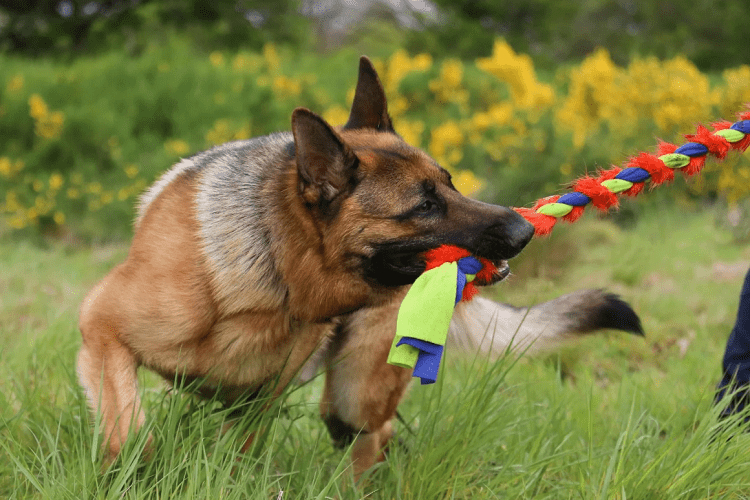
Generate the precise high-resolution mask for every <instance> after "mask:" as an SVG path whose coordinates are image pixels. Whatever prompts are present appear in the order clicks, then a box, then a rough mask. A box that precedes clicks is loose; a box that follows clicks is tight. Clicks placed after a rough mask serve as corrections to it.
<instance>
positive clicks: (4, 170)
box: [0, 156, 13, 178]
mask: <svg viewBox="0 0 750 500" xmlns="http://www.w3.org/2000/svg"><path fill="white" fill-rule="evenodd" d="M12 168H13V165H12V164H11V163H10V158H6V157H5V156H0V175H2V176H3V177H6V178H8V177H10V174H11V173H12V172H13V170H12Z"/></svg>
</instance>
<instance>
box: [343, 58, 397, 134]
mask: <svg viewBox="0 0 750 500" xmlns="http://www.w3.org/2000/svg"><path fill="white" fill-rule="evenodd" d="M344 128H345V129H348V130H351V129H356V128H374V129H376V130H381V131H383V132H393V124H392V123H391V117H390V116H388V103H387V102H386V99H385V90H383V85H382V84H381V83H380V78H378V73H377V72H376V71H375V67H374V66H373V65H372V61H370V60H369V59H368V58H367V57H366V56H362V57H361V58H360V60H359V78H358V79H357V89H356V90H355V91H354V102H353V103H352V112H351V114H350V115H349V121H348V122H346V125H344Z"/></svg>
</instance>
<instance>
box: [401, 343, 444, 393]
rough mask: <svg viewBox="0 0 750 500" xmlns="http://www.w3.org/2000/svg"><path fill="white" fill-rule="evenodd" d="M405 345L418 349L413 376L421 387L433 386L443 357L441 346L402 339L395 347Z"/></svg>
mask: <svg viewBox="0 0 750 500" xmlns="http://www.w3.org/2000/svg"><path fill="white" fill-rule="evenodd" d="M401 344H407V345H410V346H412V347H416V348H417V349H419V356H418V357H417V364H416V365H414V376H415V377H419V378H420V379H421V380H420V382H421V384H422V385H427V384H434V383H435V381H437V376H438V371H439V369H440V360H441V359H442V357H443V346H441V345H438V344H433V343H432V342H427V341H426V340H420V339H415V338H412V337H402V338H401V340H399V342H398V344H396V345H397V346H399V345H401Z"/></svg>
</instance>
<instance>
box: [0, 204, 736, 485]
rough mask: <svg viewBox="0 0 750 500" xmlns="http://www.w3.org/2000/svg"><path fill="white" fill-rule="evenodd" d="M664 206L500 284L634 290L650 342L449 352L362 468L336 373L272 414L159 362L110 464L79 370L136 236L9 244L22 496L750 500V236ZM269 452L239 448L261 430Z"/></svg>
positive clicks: (7, 452) (1, 310) (2, 460)
mask: <svg viewBox="0 0 750 500" xmlns="http://www.w3.org/2000/svg"><path fill="white" fill-rule="evenodd" d="M678 208H679V209H680V210H679V211H678V209H670V210H667V211H663V212H662V211H658V212H657V211H655V210H654V211H651V212H648V213H645V214H643V215H642V217H640V218H639V220H638V222H636V223H635V224H634V225H632V226H631V227H629V228H628V229H622V228H620V227H618V226H616V225H615V224H614V223H613V222H612V220H611V219H610V220H606V221H601V220H597V219H596V218H595V217H591V216H589V217H587V218H586V220H585V221H583V222H580V223H577V224H575V225H573V226H564V227H558V228H557V229H556V230H555V233H554V234H553V235H552V236H551V237H550V238H548V239H545V240H537V241H535V242H534V243H532V245H531V246H530V248H529V249H528V251H527V252H526V253H525V254H524V255H522V257H521V258H519V259H517V262H515V265H514V266H513V268H514V272H515V276H514V277H513V279H512V280H510V281H509V282H508V283H505V284H503V285H500V286H499V287H496V289H495V290H494V292H493V293H495V294H496V295H497V296H498V298H500V299H501V300H504V301H507V302H512V303H515V304H528V303H532V302H538V301H541V300H546V299H549V298H552V297H554V296H557V295H559V294H561V293H563V292H567V291H572V290H574V289H577V288H582V287H605V288H607V289H609V290H612V291H615V292H617V293H619V294H621V295H622V296H623V297H624V298H625V299H626V300H628V301H629V302H631V303H632V304H633V305H634V307H635V308H636V310H637V311H638V312H639V314H640V315H641V316H642V319H643V322H644V327H645V329H646V338H645V340H644V339H640V338H638V337H634V336H628V335H621V334H610V335H601V336H596V337H592V338H589V339H585V340H584V341H581V342H579V343H578V344H577V345H575V346H571V347H566V348H565V349H563V350H562V351H560V352H557V353H552V354H547V355H544V356H540V357H537V358H534V359H520V360H516V359H503V360H500V361H499V362H494V363H493V362H488V361H487V360H485V359H481V358H479V359H477V358H474V357H471V356H468V357H467V356H462V355H460V354H459V353H456V352H453V351H450V349H449V351H448V356H449V357H448V361H447V363H446V366H445V367H444V369H443V370H442V372H443V376H442V378H441V380H440V381H439V382H438V384H436V385H435V386H429V387H422V386H419V385H418V384H417V385H415V386H414V387H413V388H412V390H411V392H410V394H409V396H408V397H407V398H406V400H405V401H404V402H403V404H402V405H401V407H400V411H401V414H402V415H403V417H404V419H405V420H406V421H407V422H408V427H409V429H410V430H407V428H406V427H405V426H404V425H403V424H400V423H399V424H397V432H398V437H399V444H398V445H395V446H393V448H392V450H391V451H390V454H389V457H388V460H387V461H386V462H384V463H382V464H380V465H378V466H377V467H376V468H375V469H374V470H373V471H372V472H371V473H370V474H369V476H368V478H367V480H366V482H365V484H364V486H363V489H362V490H361V491H359V492H354V491H353V490H352V489H351V488H346V485H348V484H349V482H350V476H349V471H348V470H347V467H348V456H347V454H346V453H344V452H341V451H338V450H335V449H334V448H333V447H332V445H331V443H330V440H329V438H328V435H327V432H326V430H325V427H324V425H323V424H322V423H321V422H320V421H319V419H318V417H317V401H318V399H319V396H320V392H321V386H322V384H321V381H320V380H315V381H313V382H312V383H310V384H307V385H305V386H303V387H300V388H296V389H294V390H292V391H291V392H290V393H289V394H288V395H287V397H286V402H285V404H283V405H280V406H276V407H274V408H272V409H271V410H270V411H269V412H266V413H263V414H259V413H258V412H252V411H250V412H247V414H246V416H245V417H243V418H242V419H241V420H240V421H239V422H236V423H235V425H234V426H232V427H231V428H230V430H229V431H226V432H222V431H221V430H222V428H223V427H224V425H225V423H226V422H227V421H228V420H229V418H230V415H229V410H225V409H222V408H220V407H219V406H218V405H216V404H213V403H211V402H203V401H199V400H197V399H194V398H192V397H190V396H185V395H184V394H183V393H179V392H169V391H166V390H165V389H164V387H163V386H162V385H161V384H160V383H159V382H158V380H157V378H156V377H155V376H153V375H151V374H149V373H145V372H144V373H142V374H141V379H142V383H143V386H144V387H145V389H144V401H145V404H146V406H147V415H148V418H147V424H146V429H145V430H146V431H150V432H151V433H152V434H153V439H154V450H155V451H154V452H153V455H152V456H151V457H150V458H149V459H144V458H143V457H142V454H141V452H142V449H143V447H144V443H145V438H146V433H145V432H144V433H141V434H139V435H138V436H136V437H135V439H133V440H131V441H130V442H129V443H128V444H127V446H126V449H125V450H124V452H123V453H122V454H121V457H120V458H119V459H118V460H117V461H115V462H114V463H113V464H111V465H110V466H105V465H103V464H102V458H101V456H100V453H99V452H98V449H99V441H100V439H101V438H100V437H98V435H97V433H96V432H95V429H96V426H97V425H98V424H97V422H96V421H94V420H93V418H92V417H91V416H90V415H89V412H88V410H87V408H86V402H85V398H84V396H83V395H82V393H81V391H80V389H79V388H78V384H77V382H76V377H75V366H74V360H75V355H76V352H77V349H78V346H79V343H80V337H79V334H78V332H77V328H76V322H77V307H78V304H79V303H80V301H81V300H82V298H83V296H84V294H85V293H86V291H87V290H88V288H89V287H90V286H92V285H93V283H94V282H95V281H96V280H97V279H99V278H100V277H101V276H103V275H104V274H105V273H106V272H107V271H108V270H109V269H110V268H111V267H112V266H113V265H114V264H116V263H117V262H119V261H120V260H122V259H123V258H124V256H125V254H126V252H127V246H126V245H125V244H117V245H111V246H96V247H91V248H89V247H86V248H71V247H66V246H63V245H62V244H59V243H54V244H50V245H49V246H47V247H45V248H40V247H39V246H36V245H32V244H30V243H24V242H10V241H8V240H4V241H3V242H0V290H2V295H0V301H1V302H0V497H2V498H54V499H58V498H60V499H68V498H69V499H80V498H211V499H219V498H222V499H223V498H263V499H275V498H279V497H280V498H283V499H291V498H294V499H297V498H331V497H337V498H383V499H386V498H387V499H390V498H404V499H412V498H413V499H433V498H467V499H468V498H472V499H476V498H488V499H493V498H534V499H536V498H550V499H557V498H583V499H606V498H619V499H626V498H627V499H631V498H633V499H636V498H644V499H650V498H658V499H665V498H680V499H682V498H686V499H689V498H716V499H719V498H727V499H729V498H731V499H736V498H750V479H748V478H749V477H750V476H749V475H748V471H749V470H750V454H749V453H748V451H747V450H748V449H750V435H748V434H746V433H742V432H737V431H736V429H734V428H733V426H732V425H731V422H730V423H725V424H721V423H719V422H718V421H717V418H716V415H717V409H716V408H714V407H713V406H712V404H711V401H712V397H713V391H714V385H715V383H716V381H717V380H718V379H719V376H720V361H721V355H722V352H723V347H724V343H725V341H726V338H727V336H728V334H729V331H730V329H731V326H732V323H733V321H734V316H735V314H736V307H737V302H738V297H739V291H740V288H741V284H742V278H743V276H744V272H745V271H746V269H747V267H748V266H750V248H748V246H747V244H746V243H745V244H740V243H737V242H734V241H733V240H732V238H731V235H730V233H729V232H727V231H725V230H723V229H720V228H719V227H718V226H717V225H716V224H715V218H716V216H717V215H716V213H715V212H714V211H713V210H711V209H706V210H703V211H701V212H697V213H696V212H693V211H691V210H689V209H685V208H684V207H678ZM253 429H256V430H258V431H259V432H260V433H261V435H260V437H259V438H258V440H257V441H256V442H257V443H258V445H257V446H256V448H255V449H254V450H253V451H252V452H250V453H248V454H245V455H241V454H239V453H238V452H237V450H238V449H239V448H240V446H241V445H242V443H243V442H244V438H245V437H246V434H247V432H249V431H250V430H253Z"/></svg>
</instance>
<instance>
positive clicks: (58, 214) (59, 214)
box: [52, 210, 65, 226]
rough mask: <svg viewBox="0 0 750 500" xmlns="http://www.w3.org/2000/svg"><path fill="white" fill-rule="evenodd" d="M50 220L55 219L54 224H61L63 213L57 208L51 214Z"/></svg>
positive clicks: (63, 218) (63, 217)
mask: <svg viewBox="0 0 750 500" xmlns="http://www.w3.org/2000/svg"><path fill="white" fill-rule="evenodd" d="M52 220H54V221H55V224H57V225H58V226H62V225H63V224H64V223H65V214H64V213H62V212H60V211H59V210H58V211H57V212H55V214H54V215H53V216H52Z"/></svg>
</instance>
